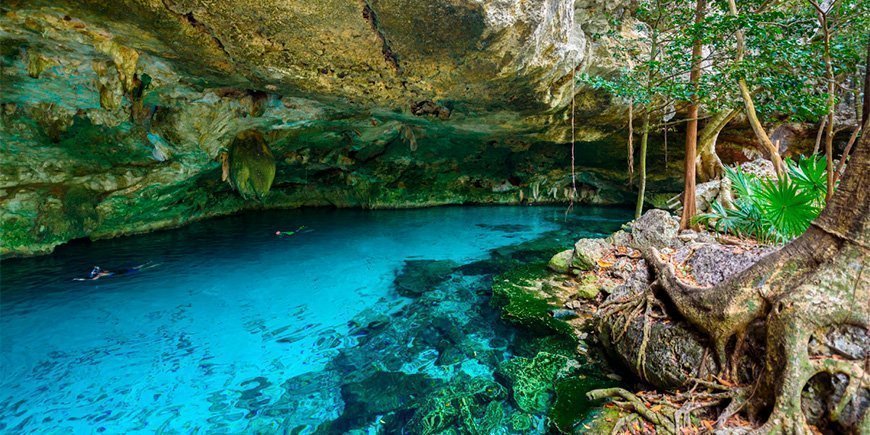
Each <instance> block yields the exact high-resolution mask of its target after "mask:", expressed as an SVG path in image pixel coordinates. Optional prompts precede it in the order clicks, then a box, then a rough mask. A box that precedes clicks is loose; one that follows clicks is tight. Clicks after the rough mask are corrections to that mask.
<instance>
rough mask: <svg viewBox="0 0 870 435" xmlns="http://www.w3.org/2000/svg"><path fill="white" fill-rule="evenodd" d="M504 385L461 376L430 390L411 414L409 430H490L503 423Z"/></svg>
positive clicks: (431, 432)
mask: <svg viewBox="0 0 870 435" xmlns="http://www.w3.org/2000/svg"><path fill="white" fill-rule="evenodd" d="M505 396H506V392H505V390H504V388H503V387H502V386H501V385H499V384H497V383H495V382H492V381H490V380H486V379H483V378H470V379H469V378H465V377H460V378H458V379H456V380H455V381H454V382H451V383H450V384H449V385H447V386H445V387H444V388H442V389H440V390H439V391H437V392H436V393H434V394H432V395H431V396H430V397H429V399H428V400H427V401H426V402H425V403H423V404H422V405H421V406H420V407H419V408H418V409H417V411H416V412H415V413H414V416H413V417H412V418H411V420H410V422H409V424H408V429H409V430H410V431H411V432H412V433H421V434H437V433H445V432H446V431H451V430H459V431H460V432H462V433H492V431H494V430H496V429H498V428H500V427H502V426H504V423H503V420H504V418H505V411H504V408H503V405H502V400H503V399H504V398H505Z"/></svg>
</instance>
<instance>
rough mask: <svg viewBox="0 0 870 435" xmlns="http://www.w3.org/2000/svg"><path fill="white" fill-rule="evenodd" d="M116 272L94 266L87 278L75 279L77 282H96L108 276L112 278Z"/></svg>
mask: <svg viewBox="0 0 870 435" xmlns="http://www.w3.org/2000/svg"><path fill="white" fill-rule="evenodd" d="M114 274H115V272H111V271H108V270H106V269H103V268H101V267H100V266H94V267H93V269H91V271H90V272H88V276H87V278H73V279H74V280H75V281H96V280H98V279H100V278H103V277H106V276H112V275H114Z"/></svg>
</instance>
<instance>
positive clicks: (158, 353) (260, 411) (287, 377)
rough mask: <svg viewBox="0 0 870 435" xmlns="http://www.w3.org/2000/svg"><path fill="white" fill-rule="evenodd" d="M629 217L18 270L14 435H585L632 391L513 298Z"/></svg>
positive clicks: (165, 249)
mask: <svg viewBox="0 0 870 435" xmlns="http://www.w3.org/2000/svg"><path fill="white" fill-rule="evenodd" d="M629 217H630V215H629V213H628V212H627V211H625V210H622V209H616V208H584V207H580V208H575V209H574V210H573V211H572V212H570V213H568V214H566V213H565V209H564V207H552V206H542V207H519V206H512V207H511V206H505V207H498V206H492V207H484V206H476V207H437V208H427V209H414V210H394V211H363V210H332V209H329V210H326V209H303V210H286V211H270V212H248V213H243V214H239V215H236V216H232V217H227V218H220V219H214V220H208V221H202V222H197V223H194V224H191V225H189V226H186V227H183V228H180V229H175V230H167V231H162V232H156V233H151V234H146V235H140V236H130V237H124V238H116V239H110V240H103V241H96V242H88V243H73V244H70V245H66V246H62V247H60V248H58V249H57V250H56V251H55V252H54V253H53V254H51V255H48V256H42V257H36V258H29V259H12V260H8V261H4V262H3V263H2V278H3V283H2V284H3V293H2V297H3V300H2V306H0V325H2V328H0V334H2V335H0V339H2V355H3V363H2V370H3V379H2V385H0V391H2V396H0V422H2V423H0V430H2V431H4V432H9V433H24V432H37V431H39V432H45V431H48V432H63V433H86V432H108V433H127V432H135V431H145V432H165V433H166V432H168V433H214V432H218V433H238V432H270V433H271V432H281V431H286V432H293V433H313V432H320V433H335V432H348V431H364V432H369V433H372V432H385V433H398V432H406V433H408V432H410V433H418V432H426V431H428V432H441V431H447V430H451V429H453V430H471V429H472V428H475V429H476V430H480V431H482V432H504V433H509V432H546V431H548V430H551V429H553V428H554V425H555V423H554V421H553V419H558V418H562V419H563V420H562V421H560V422H559V423H560V424H561V425H563V426H564V425H568V426H569V427H564V429H570V426H573V425H575V424H577V423H579V422H581V421H582V420H583V419H584V418H585V417H587V414H589V413H590V411H591V410H592V409H593V406H592V404H589V403H586V402H585V400H584V399H582V391H583V389H584V388H594V387H600V386H602V385H607V384H608V382H612V381H608V380H607V379H606V378H604V377H603V375H602V373H601V371H600V369H599V368H597V367H595V365H594V364H592V363H590V362H588V361H585V360H584V359H583V358H582V357H581V356H578V355H576V354H575V348H576V343H572V342H571V340H570V339H569V338H567V337H564V336H559V335H558V334H555V333H545V332H544V333H542V332H540V331H538V332H535V331H532V330H529V329H527V328H523V327H521V326H517V325H513V324H510V323H508V322H505V321H504V320H502V319H501V316H502V313H501V311H500V309H499V308H498V306H497V304H495V305H494V304H492V303H491V294H492V290H491V289H492V284H493V279H494V277H495V276H498V275H500V274H502V273H504V272H506V271H509V270H516V268H517V267H519V265H520V263H522V264H523V265H524V266H523V267H527V268H528V267H530V266H529V265H535V264H538V265H540V264H544V263H546V261H547V260H548V259H549V258H550V256H552V254H553V253H554V252H556V251H558V250H560V249H564V248H565V247H568V246H570V245H571V243H572V241H573V240H575V239H577V238H578V237H603V236H605V235H606V234H608V233H610V232H612V231H614V230H616V229H618V228H619V227H620V225H621V224H622V223H623V222H625V221H626V220H628V218H629ZM302 226H304V228H302V229H301V230H300V231H299V232H297V233H296V234H294V235H293V236H290V237H279V236H276V235H275V232H276V231H278V230H294V229H296V228H299V227H302ZM141 264H145V265H146V267H144V268H142V269H141V270H140V271H138V272H137V273H130V274H123V275H117V276H111V277H106V278H102V279H100V280H96V281H83V282H79V281H73V278H75V277H81V276H84V275H86V274H87V273H88V271H89V270H90V269H91V267H92V266H94V265H99V266H101V267H103V268H105V269H107V270H122V269H124V268H129V267H131V266H136V265H141ZM569 375H570V376H569ZM560 382H569V384H570V385H561V386H560ZM557 388H559V389H560V391H564V393H563V395H564V397H562V396H559V397H557V395H556V389H557ZM578 392H579V393H578ZM557 401H562V402H565V403H562V406H570V408H571V412H570V414H569V415H570V417H569V418H567V420H566V419H565V418H566V417H564V416H562V417H559V416H558V415H556V414H557V413H558V403H556V402H557Z"/></svg>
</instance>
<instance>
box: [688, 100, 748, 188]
mask: <svg viewBox="0 0 870 435" xmlns="http://www.w3.org/2000/svg"><path fill="white" fill-rule="evenodd" d="M738 114H740V110H739V109H731V110H723V111H721V112H719V113H716V114H715V115H713V117H712V118H710V120H709V121H707V125H705V126H704V128H703V129H702V130H701V133H700V134H699V135H698V158H697V159H696V161H695V170H696V171H697V173H698V174H697V175H698V179H699V180H700V181H701V182H705V181H710V180H714V179H716V178H719V177H720V176H722V171H723V169H724V166H723V165H722V160H720V159H719V156H718V155H717V154H716V140H717V139H718V138H719V133H720V132H721V131H722V129H723V128H725V126H726V125H728V123H729V122H731V121H732V120H733V119H734V118H736V117H737V115H738Z"/></svg>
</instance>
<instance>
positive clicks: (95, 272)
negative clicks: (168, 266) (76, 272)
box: [73, 261, 157, 281]
mask: <svg viewBox="0 0 870 435" xmlns="http://www.w3.org/2000/svg"><path fill="white" fill-rule="evenodd" d="M154 266H157V265H156V264H151V262H150V261H149V262H147V263H145V264H140V265H138V266H133V267H131V268H128V269H121V270H120V271H119V272H112V271H110V270H106V269H103V268H102V267H100V266H94V267H93V269H91V271H90V272H88V276H87V277H85V278H73V281H96V280H98V279H100V278H105V277H110V276H121V275H130V274H133V273H137V272H139V271H142V270H145V269H150V268H152V267H154Z"/></svg>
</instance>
